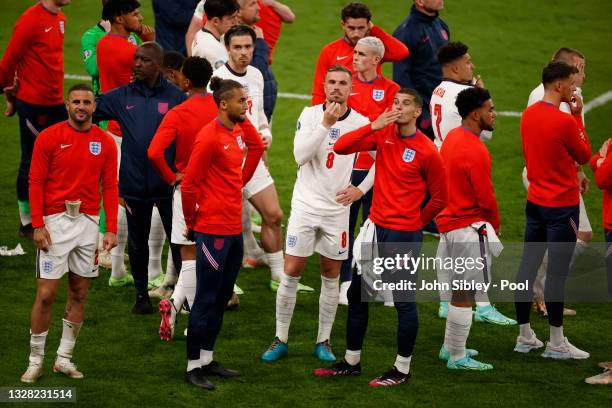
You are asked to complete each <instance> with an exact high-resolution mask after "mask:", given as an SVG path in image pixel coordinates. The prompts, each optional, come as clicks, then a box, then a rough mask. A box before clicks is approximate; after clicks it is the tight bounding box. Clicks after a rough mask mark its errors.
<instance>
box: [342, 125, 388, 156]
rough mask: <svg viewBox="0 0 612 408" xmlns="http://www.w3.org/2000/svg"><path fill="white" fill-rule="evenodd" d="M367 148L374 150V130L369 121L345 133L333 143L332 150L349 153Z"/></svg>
mask: <svg viewBox="0 0 612 408" xmlns="http://www.w3.org/2000/svg"><path fill="white" fill-rule="evenodd" d="M389 126H391V125H389ZM369 150H376V132H375V131H373V130H372V124H371V123H368V124H367V125H365V126H362V127H360V128H359V129H355V130H353V131H350V132H348V133H345V134H344V135H342V136H340V138H339V139H338V140H336V143H335V144H334V152H336V153H338V154H351V153H357V152H365V151H369Z"/></svg>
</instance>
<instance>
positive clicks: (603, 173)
mask: <svg viewBox="0 0 612 408" xmlns="http://www.w3.org/2000/svg"><path fill="white" fill-rule="evenodd" d="M600 158H601V156H600V155H599V153H597V154H596V155H595V156H593V159H594V161H595V166H597V160H598V159H600ZM592 165H593V160H591V166H592ZM594 173H595V183H596V184H597V187H599V188H600V189H602V190H612V159H611V158H610V155H607V156H606V157H605V158H604V161H603V162H602V163H601V165H600V166H599V168H597V169H596V170H595V171H594Z"/></svg>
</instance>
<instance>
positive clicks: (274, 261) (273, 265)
mask: <svg viewBox="0 0 612 408" xmlns="http://www.w3.org/2000/svg"><path fill="white" fill-rule="evenodd" d="M266 259H267V260H268V265H270V272H271V274H272V280H275V281H277V282H278V281H280V278H281V276H283V275H284V274H285V272H284V270H285V257H284V256H283V251H282V250H281V251H277V252H272V253H269V252H266Z"/></svg>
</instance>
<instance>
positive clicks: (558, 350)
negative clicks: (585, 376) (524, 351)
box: [542, 337, 590, 360]
mask: <svg viewBox="0 0 612 408" xmlns="http://www.w3.org/2000/svg"><path fill="white" fill-rule="evenodd" d="M589 356H590V354H589V353H587V352H586V351H583V350H580V349H579V348H578V347H576V346H574V345H573V344H572V343H570V342H569V340H568V339H567V337H565V338H563V344H561V345H560V346H558V347H556V346H553V345H552V344H551V342H550V341H547V342H546V350H544V353H542V357H547V358H554V359H557V360H567V359H570V358H573V359H574V360H584V359H587V358H589Z"/></svg>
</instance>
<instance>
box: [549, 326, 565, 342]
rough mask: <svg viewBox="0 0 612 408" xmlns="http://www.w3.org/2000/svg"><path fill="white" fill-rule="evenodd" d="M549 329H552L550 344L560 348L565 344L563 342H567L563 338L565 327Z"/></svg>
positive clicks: (551, 327)
mask: <svg viewBox="0 0 612 408" xmlns="http://www.w3.org/2000/svg"><path fill="white" fill-rule="evenodd" d="M549 327H550V343H551V344H552V345H553V346H555V347H559V346H560V345H562V344H563V341H564V340H565V336H563V326H559V327H555V326H549Z"/></svg>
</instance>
